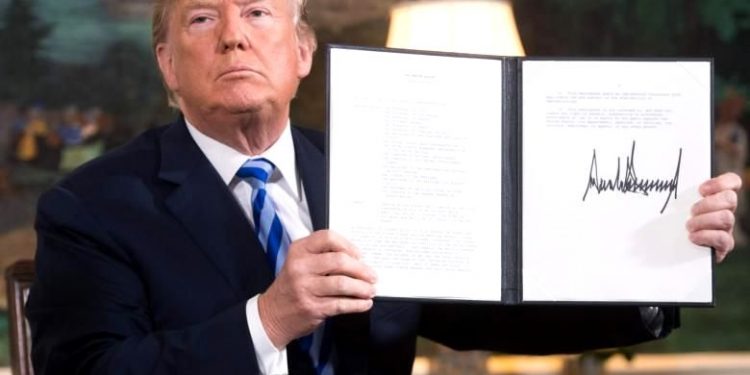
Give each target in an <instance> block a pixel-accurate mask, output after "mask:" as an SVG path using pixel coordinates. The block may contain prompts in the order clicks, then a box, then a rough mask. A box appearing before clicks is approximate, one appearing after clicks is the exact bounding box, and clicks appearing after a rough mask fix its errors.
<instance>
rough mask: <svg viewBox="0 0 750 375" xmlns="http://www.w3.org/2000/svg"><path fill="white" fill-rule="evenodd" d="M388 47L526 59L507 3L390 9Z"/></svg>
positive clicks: (442, 0)
mask: <svg viewBox="0 0 750 375" xmlns="http://www.w3.org/2000/svg"><path fill="white" fill-rule="evenodd" d="M387 46H388V47H392V48H409V49H418V50H429V51H442V52H462V53H476V54H486V55H499V56H523V55H524V49H523V45H522V44H521V38H520V36H519V35H518V28H517V27H516V20H515V18H514V17H513V7H512V5H511V3H510V1H508V0H424V1H408V2H402V3H397V4H396V5H394V6H393V7H392V8H391V25H390V30H389V32H388V42H387Z"/></svg>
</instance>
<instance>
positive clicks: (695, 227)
mask: <svg viewBox="0 0 750 375" xmlns="http://www.w3.org/2000/svg"><path fill="white" fill-rule="evenodd" d="M733 227H734V214H733V213H732V211H730V210H721V211H712V212H708V213H705V214H701V215H697V216H693V217H691V218H690V220H688V222H687V229H688V231H689V232H697V231H700V230H706V229H717V230H723V231H729V230H731V229H732V228H733Z"/></svg>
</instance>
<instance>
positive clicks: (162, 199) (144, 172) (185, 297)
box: [27, 121, 671, 375]
mask: <svg viewBox="0 0 750 375" xmlns="http://www.w3.org/2000/svg"><path fill="white" fill-rule="evenodd" d="M293 138H294V145H295V150H296V154H297V165H298V167H299V169H300V171H301V173H300V176H301V178H302V180H303V182H304V186H305V193H306V196H307V199H308V205H309V207H310V214H311V217H312V222H313V223H314V227H315V229H321V227H322V225H323V223H324V213H325V207H326V203H325V175H326V174H325V169H324V168H325V159H324V150H323V142H322V137H321V135H320V134H317V133H312V132H305V131H302V130H300V129H294V130H293ZM36 229H37V232H38V251H37V258H36V262H37V281H36V283H35V284H34V286H33V289H32V291H31V295H30V298H29V302H28V308H27V315H28V318H29V321H30V323H31V330H32V336H33V362H34V366H35V369H36V371H37V374H39V375H43V374H78V373H85V374H89V373H92V374H126V373H127V374H147V373H155V374H167V373H170V374H253V373H256V372H257V371H258V369H257V364H256V363H257V362H256V358H255V354H254V349H253V343H252V340H253V339H252V337H250V334H249V331H248V327H247V322H246V317H245V304H246V301H247V299H249V298H250V297H252V296H253V295H256V294H258V293H260V292H263V291H264V290H265V289H266V288H267V287H268V286H269V285H270V283H271V282H272V281H273V275H272V272H271V270H270V268H269V266H268V263H267V262H266V259H265V255H264V252H263V251H262V249H261V247H260V245H259V243H258V242H257V240H256V238H255V236H254V234H253V230H252V228H251V227H250V224H249V223H248V220H247V219H246V218H245V217H244V215H243V213H242V211H241V209H240V207H239V205H238V204H237V202H236V200H235V198H234V196H233V195H232V194H231V193H230V191H229V190H228V189H227V187H226V185H224V183H223V182H222V180H221V179H220V177H219V175H218V174H217V172H216V171H215V170H214V168H213V167H212V166H211V165H210V163H209V162H208V160H207V159H206V157H205V156H204V155H203V153H202V152H201V151H200V149H199V148H198V147H197V145H196V144H195V143H194V142H193V140H192V138H191V137H190V135H189V133H188V131H187V128H186V126H185V124H184V122H183V121H178V122H176V123H174V124H172V125H169V126H166V127H162V128H158V129H154V130H151V131H148V132H146V133H144V134H143V135H141V136H140V137H138V138H137V139H135V140H134V141H132V142H131V143H129V144H128V145H126V146H124V147H122V148H120V149H118V150H116V151H114V152H111V153H109V154H108V155H106V156H104V157H102V158H99V159H97V160H95V161H93V162H91V163H89V164H87V165H85V166H84V167H82V168H80V169H79V170H77V171H75V172H73V173H72V174H71V175H70V176H68V177H67V178H66V179H65V180H63V181H62V182H60V183H59V184H58V185H57V186H55V187H53V188H52V189H51V190H50V191H48V192H47V193H45V194H44V195H43V196H42V197H41V198H40V201H39V206H38V216H37V222H36ZM331 324H332V327H333V331H334V337H335V339H334V343H335V345H336V351H337V353H338V358H339V361H338V362H337V371H338V372H337V373H338V374H340V375H343V374H356V373H383V374H408V373H410V370H411V364H412V361H413V357H414V351H415V349H414V347H415V340H416V337H417V335H420V334H421V335H424V336H426V337H429V338H432V339H435V340H438V341H440V342H442V343H445V344H447V345H450V346H453V347H455V348H459V349H468V348H481V349H492V350H498V351H503V352H514V353H517V352H520V353H552V352H571V351H579V350H583V349H587V348H592V347H601V346H620V345H626V344H631V343H635V342H638V341H643V340H648V339H652V338H653V336H652V335H651V334H650V333H649V332H648V330H646V329H645V328H644V326H643V324H642V322H641V318H640V315H639V314H638V311H637V309H635V308H605V307H597V308H591V307H589V308H574V307H555V308H551V307H546V308H543V307H500V306H481V305H473V306H466V305H464V306H462V305H456V304H440V305H428V304H417V303H406V302H387V301H377V302H376V303H375V306H374V308H373V309H372V310H371V311H370V312H368V313H366V314H355V315H348V316H341V317H337V318H334V319H333V320H332V323H331ZM667 326H668V327H669V326H671V322H668V323H667ZM668 327H667V328H668ZM665 332H666V330H665ZM297 347H298V346H297V345H296V344H292V345H290V346H289V348H288V350H289V366H290V372H291V373H293V374H305V373H310V367H309V360H308V359H307V357H306V356H305V355H304V354H302V353H301V352H300V351H299V350H298V349H296V348H297Z"/></svg>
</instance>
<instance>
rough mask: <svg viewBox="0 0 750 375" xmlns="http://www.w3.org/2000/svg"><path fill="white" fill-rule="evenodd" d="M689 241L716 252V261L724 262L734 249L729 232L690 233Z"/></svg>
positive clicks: (707, 231) (703, 231) (702, 231)
mask: <svg viewBox="0 0 750 375" xmlns="http://www.w3.org/2000/svg"><path fill="white" fill-rule="evenodd" d="M689 236H690V241H692V242H693V243H694V244H696V245H699V246H708V247H712V248H713V249H714V250H716V261H717V262H721V261H722V260H724V258H725V257H726V255H727V254H728V253H729V251H731V250H732V248H733V247H734V238H732V234H731V232H727V231H722V230H701V231H697V232H692V233H690V235H689Z"/></svg>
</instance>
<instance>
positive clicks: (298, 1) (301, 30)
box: [151, 0, 318, 108]
mask: <svg viewBox="0 0 750 375" xmlns="http://www.w3.org/2000/svg"><path fill="white" fill-rule="evenodd" d="M177 1H181V0H154V13H153V17H152V19H151V50H152V51H154V53H156V47H157V46H158V45H159V44H160V43H164V42H166V40H167V30H168V29H169V18H170V13H169V12H170V10H171V9H172V6H173V5H174V3H175V2H177ZM288 1H289V2H290V6H291V8H292V9H293V10H294V14H293V20H294V24H295V26H296V28H297V37H298V38H299V39H300V42H305V43H308V44H309V46H310V51H311V52H315V50H316V49H317V47H318V42H317V39H316V38H315V31H314V30H313V28H312V27H311V26H310V24H309V23H308V22H307V0H288ZM162 83H163V84H164V88H165V89H166V90H167V98H168V99H169V105H170V106H172V107H175V108H177V100H176V97H175V94H174V92H172V90H170V89H169V87H167V85H166V83H165V82H163V80H162Z"/></svg>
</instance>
